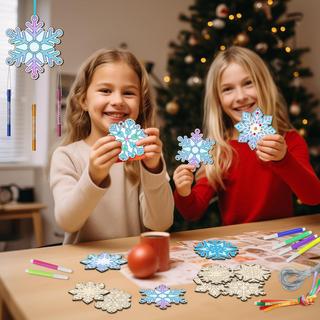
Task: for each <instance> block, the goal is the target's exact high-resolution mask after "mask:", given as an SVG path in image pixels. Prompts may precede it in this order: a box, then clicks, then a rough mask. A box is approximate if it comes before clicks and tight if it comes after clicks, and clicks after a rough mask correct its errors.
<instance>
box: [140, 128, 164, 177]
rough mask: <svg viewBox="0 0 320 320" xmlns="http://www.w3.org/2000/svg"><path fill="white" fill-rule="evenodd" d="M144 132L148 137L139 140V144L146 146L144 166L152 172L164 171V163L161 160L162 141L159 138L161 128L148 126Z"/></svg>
mask: <svg viewBox="0 0 320 320" xmlns="http://www.w3.org/2000/svg"><path fill="white" fill-rule="evenodd" d="M144 132H145V133H146V134H147V135H148V137H146V138H143V139H141V140H140V141H138V142H137V146H142V145H143V146H144V156H145V158H144V159H143V160H142V162H143V164H144V166H145V167H146V168H147V169H148V170H149V171H150V172H152V173H159V172H161V171H162V168H163V165H162V162H161V152H162V142H161V140H160V138H159V129H157V128H147V129H144Z"/></svg>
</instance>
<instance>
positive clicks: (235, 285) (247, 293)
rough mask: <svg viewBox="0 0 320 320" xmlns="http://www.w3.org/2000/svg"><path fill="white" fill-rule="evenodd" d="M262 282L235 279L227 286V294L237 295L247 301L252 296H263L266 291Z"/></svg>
mask: <svg viewBox="0 0 320 320" xmlns="http://www.w3.org/2000/svg"><path fill="white" fill-rule="evenodd" d="M262 286H263V285H262V284H261V283H258V282H253V283H251V282H245V281H239V280H236V279H233V280H232V281H231V282H229V283H227V284H226V286H225V294H227V295H229V296H233V295H235V296H236V297H237V298H239V299H240V300H241V301H247V300H248V299H250V298H251V296H253V295H255V296H263V295H265V294H266V293H265V292H264V291H263V288H262Z"/></svg>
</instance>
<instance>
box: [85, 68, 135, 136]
mask: <svg viewBox="0 0 320 320" xmlns="http://www.w3.org/2000/svg"><path fill="white" fill-rule="evenodd" d="M140 103H141V88H140V80H139V77H138V75H137V74H136V73H135V71H134V70H133V69H132V68H131V67H129V66H128V64H126V63H124V62H115V63H105V64H103V65H101V66H99V67H98V68H97V69H96V70H95V72H94V74H93V77H92V80H91V83H90V85H89V87H88V90H87V94H86V99H85V104H84V105H85V107H84V109H85V110H86V111H88V113H89V116H90V120H91V133H90V136H91V138H94V139H99V138H101V137H102V136H105V135H106V134H107V133H108V130H109V126H110V125H111V124H112V123H115V122H119V121H125V120H126V119H128V118H131V119H133V120H136V119H137V118H138V115H139V108H140Z"/></svg>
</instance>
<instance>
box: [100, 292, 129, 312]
mask: <svg viewBox="0 0 320 320" xmlns="http://www.w3.org/2000/svg"><path fill="white" fill-rule="evenodd" d="M95 307H96V308H97V309H101V310H103V311H107V312H108V313H115V312H117V311H121V310H123V309H128V308H130V307H131V294H129V293H127V292H124V291H122V290H118V289H111V290H110V293H109V294H107V295H106V296H104V299H103V301H98V302H96V304H95Z"/></svg>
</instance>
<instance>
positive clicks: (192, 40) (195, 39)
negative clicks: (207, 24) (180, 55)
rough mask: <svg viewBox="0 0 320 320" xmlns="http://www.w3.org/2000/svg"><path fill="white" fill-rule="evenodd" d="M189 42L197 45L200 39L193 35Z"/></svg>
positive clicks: (191, 44)
mask: <svg viewBox="0 0 320 320" xmlns="http://www.w3.org/2000/svg"><path fill="white" fill-rule="evenodd" d="M188 43H189V44H190V46H195V45H197V44H198V39H197V38H196V37H195V36H194V35H191V36H190V38H189V41H188Z"/></svg>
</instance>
